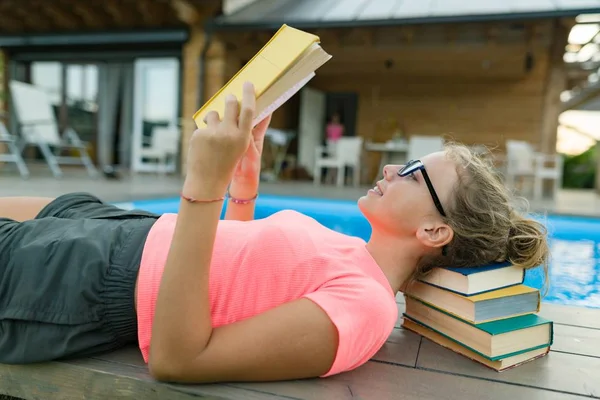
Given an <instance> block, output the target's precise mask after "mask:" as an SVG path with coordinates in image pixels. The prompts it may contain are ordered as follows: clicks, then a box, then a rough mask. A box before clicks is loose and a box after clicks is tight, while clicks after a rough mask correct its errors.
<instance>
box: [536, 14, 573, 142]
mask: <svg viewBox="0 0 600 400" xmlns="http://www.w3.org/2000/svg"><path fill="white" fill-rule="evenodd" d="M568 35H569V31H568V30H567V29H566V28H565V27H564V25H561V24H560V23H558V22H555V23H554V29H553V34H552V43H551V47H550V62H549V65H548V71H547V77H546V84H545V87H546V92H545V95H544V101H543V112H542V118H543V119H542V126H541V132H540V133H541V140H540V147H541V151H542V152H545V153H555V152H556V135H557V129H558V117H559V115H560V113H561V111H562V110H561V100H560V94H561V93H562V92H563V91H564V90H565V89H566V86H567V85H566V83H567V74H566V69H565V65H564V62H563V59H562V57H563V54H564V49H565V46H566V44H567V38H568Z"/></svg>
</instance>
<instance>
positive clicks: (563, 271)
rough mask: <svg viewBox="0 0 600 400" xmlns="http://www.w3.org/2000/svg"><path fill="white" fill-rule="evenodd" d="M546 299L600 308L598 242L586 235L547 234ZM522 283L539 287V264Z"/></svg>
mask: <svg viewBox="0 0 600 400" xmlns="http://www.w3.org/2000/svg"><path fill="white" fill-rule="evenodd" d="M599 228H600V224H599ZM549 245H550V252H551V255H552V256H551V260H550V268H549V285H548V291H547V293H546V295H545V296H544V298H543V300H544V301H546V302H549V303H559V304H570V305H579V306H587V307H597V308H600V256H599V255H600V243H598V242H597V241H594V240H589V239H575V238H573V239H570V240H566V239H558V238H550V243H549ZM525 284H527V285H530V286H533V287H537V288H542V286H543V271H542V270H541V268H538V269H535V270H532V271H529V272H528V274H527V276H526V279H525Z"/></svg>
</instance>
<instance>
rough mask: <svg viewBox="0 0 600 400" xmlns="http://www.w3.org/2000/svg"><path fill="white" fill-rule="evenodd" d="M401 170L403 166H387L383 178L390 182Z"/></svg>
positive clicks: (384, 168)
mask: <svg viewBox="0 0 600 400" xmlns="http://www.w3.org/2000/svg"><path fill="white" fill-rule="evenodd" d="M400 168H402V165H389V164H388V165H386V166H385V167H383V178H384V179H385V180H388V181H389V180H392V179H394V176H396V175H398V171H399V170H400Z"/></svg>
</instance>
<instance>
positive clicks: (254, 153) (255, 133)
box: [233, 115, 271, 187]
mask: <svg viewBox="0 0 600 400" xmlns="http://www.w3.org/2000/svg"><path fill="white" fill-rule="evenodd" d="M270 122H271V115H268V116H267V117H266V118H265V119H263V120H262V121H261V122H259V123H258V125H256V127H254V129H252V140H250V143H249V145H248V149H247V150H246V152H245V153H244V154H243V155H242V158H241V159H240V160H239V162H238V163H237V166H236V168H235V172H234V174H233V181H234V183H235V184H236V185H237V186H247V185H252V186H255V187H256V186H258V181H259V178H260V169H261V161H262V151H263V146H264V142H265V133H266V132H267V128H268V127H269V123H270Z"/></svg>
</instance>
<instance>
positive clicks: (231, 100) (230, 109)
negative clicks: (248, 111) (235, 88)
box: [223, 94, 239, 125]
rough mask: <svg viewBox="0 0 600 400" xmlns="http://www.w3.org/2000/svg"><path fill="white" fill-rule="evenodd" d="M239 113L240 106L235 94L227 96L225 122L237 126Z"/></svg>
mask: <svg viewBox="0 0 600 400" xmlns="http://www.w3.org/2000/svg"><path fill="white" fill-rule="evenodd" d="M238 112H239V106H238V100H237V98H236V97H235V96H234V95H233V94H229V95H227V97H225V113H224V114H223V122H226V123H227V124H234V125H237V120H238Z"/></svg>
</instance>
